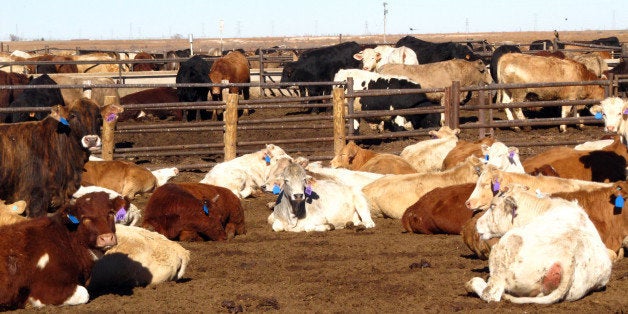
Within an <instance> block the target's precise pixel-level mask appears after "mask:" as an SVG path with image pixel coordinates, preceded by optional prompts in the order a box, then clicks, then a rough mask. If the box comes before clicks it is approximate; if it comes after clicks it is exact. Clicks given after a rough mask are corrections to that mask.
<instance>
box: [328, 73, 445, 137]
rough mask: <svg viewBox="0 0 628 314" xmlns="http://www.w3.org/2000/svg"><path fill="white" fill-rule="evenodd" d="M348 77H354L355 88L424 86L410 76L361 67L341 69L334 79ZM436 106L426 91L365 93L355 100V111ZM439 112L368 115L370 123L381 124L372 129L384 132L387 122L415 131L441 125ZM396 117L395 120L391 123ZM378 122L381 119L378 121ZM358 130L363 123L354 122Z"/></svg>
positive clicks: (373, 126) (400, 129) (392, 126)
mask: <svg viewBox="0 0 628 314" xmlns="http://www.w3.org/2000/svg"><path fill="white" fill-rule="evenodd" d="M348 77H352V78H353V89H354V90H358V91H359V90H381V89H421V85H420V84H416V83H413V82H410V81H409V80H408V79H407V78H405V77H401V76H393V75H381V74H377V73H373V72H369V71H364V70H359V69H341V70H340V71H338V73H336V75H334V81H335V82H340V81H346V80H347V78H348ZM429 106H432V103H431V102H430V101H429V100H428V99H427V97H426V95H425V93H412V94H404V95H382V96H364V97H359V98H356V99H355V102H354V110H355V111H369V110H380V111H384V110H396V109H413V108H422V107H429ZM437 116H438V114H437V113H427V114H412V115H403V116H400V115H397V116H395V117H394V118H391V117H390V115H388V116H383V117H378V118H366V121H367V122H370V123H371V122H375V123H379V124H378V125H375V124H373V125H371V129H378V130H379V131H380V132H382V131H383V130H384V128H385V124H388V125H390V126H389V128H390V129H392V131H403V130H412V129H415V128H430V127H436V126H440V124H439V121H437V118H436V117H437ZM390 120H392V123H390ZM376 121H377V122H376ZM353 127H354V130H356V131H357V130H358V127H359V122H358V121H357V120H355V121H354V125H353Z"/></svg>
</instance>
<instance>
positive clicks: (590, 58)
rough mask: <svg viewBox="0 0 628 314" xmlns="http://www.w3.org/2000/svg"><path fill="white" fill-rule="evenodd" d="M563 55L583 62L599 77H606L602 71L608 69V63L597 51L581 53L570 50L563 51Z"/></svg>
mask: <svg viewBox="0 0 628 314" xmlns="http://www.w3.org/2000/svg"><path fill="white" fill-rule="evenodd" d="M563 53H564V54H565V57H567V58H569V59H571V60H573V61H576V62H580V63H582V64H584V66H585V67H587V69H589V70H590V71H591V72H593V73H595V75H596V76H597V77H599V78H604V79H606V75H604V72H606V71H608V63H606V60H604V58H603V57H602V56H600V54H598V53H593V52H589V53H583V52H571V51H563Z"/></svg>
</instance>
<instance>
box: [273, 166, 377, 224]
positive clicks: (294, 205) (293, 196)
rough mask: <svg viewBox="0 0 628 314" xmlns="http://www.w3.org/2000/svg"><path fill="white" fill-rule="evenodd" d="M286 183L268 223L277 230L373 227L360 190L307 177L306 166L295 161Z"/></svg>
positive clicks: (288, 168) (287, 175) (289, 167)
mask: <svg viewBox="0 0 628 314" xmlns="http://www.w3.org/2000/svg"><path fill="white" fill-rule="evenodd" d="M282 177H283V185H282V187H281V192H280V193H279V195H278V197H277V201H276V204H275V206H274V209H273V212H272V213H271V214H270V216H268V223H269V224H270V225H271V226H272V229H273V231H291V232H302V231H306V232H310V231H329V230H333V229H342V228H345V227H347V226H348V225H349V226H350V225H353V226H363V227H364V228H372V227H374V226H375V223H374V222H373V220H372V219H371V214H370V212H369V209H368V203H367V202H366V199H365V198H364V195H362V193H361V192H360V191H356V189H354V188H351V187H349V186H346V185H343V184H340V183H337V182H336V181H331V180H314V179H312V178H307V176H306V173H305V169H304V168H303V166H302V165H300V164H298V163H291V164H290V165H288V166H287V167H286V168H285V169H284V171H283V176H282Z"/></svg>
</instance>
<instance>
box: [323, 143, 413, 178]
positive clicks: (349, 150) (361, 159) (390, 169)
mask: <svg viewBox="0 0 628 314" xmlns="http://www.w3.org/2000/svg"><path fill="white" fill-rule="evenodd" d="M331 167H332V168H345V169H349V170H358V171H366V172H373V173H381V174H408V173H416V170H415V169H414V167H412V165H410V163H408V162H407V161H406V160H405V159H403V158H401V157H399V156H397V155H393V154H381V153H378V152H375V151H373V150H370V149H365V148H362V147H360V146H358V145H357V144H356V143H355V142H354V141H350V142H349V143H347V145H345V147H343V148H342V150H341V151H340V153H339V154H338V155H336V156H334V158H333V159H332V160H331Z"/></svg>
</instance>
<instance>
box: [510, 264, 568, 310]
mask: <svg viewBox="0 0 628 314" xmlns="http://www.w3.org/2000/svg"><path fill="white" fill-rule="evenodd" d="M575 264H576V261H575V255H574V256H572V258H571V260H570V261H569V263H568V264H567V265H562V266H563V271H562V278H561V281H560V284H559V285H558V288H556V289H554V290H553V291H552V292H550V293H549V294H548V295H545V296H542V297H515V296H511V295H509V294H507V293H504V295H503V296H502V297H503V298H504V299H505V300H508V301H510V302H512V303H518V304H523V303H536V304H552V303H556V302H559V301H562V300H564V299H565V297H566V296H567V293H568V292H569V288H571V286H572V285H573V280H574V273H575Z"/></svg>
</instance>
